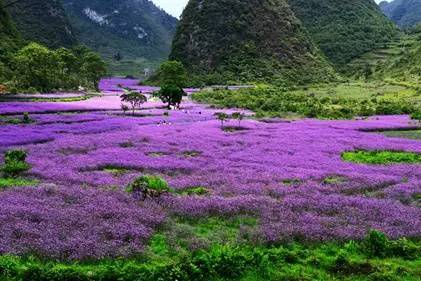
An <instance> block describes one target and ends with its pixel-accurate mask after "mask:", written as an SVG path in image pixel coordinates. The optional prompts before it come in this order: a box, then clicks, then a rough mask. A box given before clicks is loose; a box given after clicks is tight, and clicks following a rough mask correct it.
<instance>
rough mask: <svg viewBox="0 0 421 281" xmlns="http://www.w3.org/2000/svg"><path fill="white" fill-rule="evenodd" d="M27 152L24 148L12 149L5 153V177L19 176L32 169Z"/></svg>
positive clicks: (3, 169)
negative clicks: (27, 161) (27, 159)
mask: <svg viewBox="0 0 421 281" xmlns="http://www.w3.org/2000/svg"><path fill="white" fill-rule="evenodd" d="M26 157H27V155H26V152H25V151H23V150H10V151H7V152H6V153H5V157H4V165H3V168H2V171H3V174H4V176H5V177H17V176H19V175H20V174H22V173H23V172H26V171H27V170H29V169H30V166H29V164H28V163H26Z"/></svg>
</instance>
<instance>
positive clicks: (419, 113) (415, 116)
mask: <svg viewBox="0 0 421 281" xmlns="http://www.w3.org/2000/svg"><path fill="white" fill-rule="evenodd" d="M411 119H412V120H416V121H418V122H421V110H418V111H416V112H414V113H412V114H411Z"/></svg>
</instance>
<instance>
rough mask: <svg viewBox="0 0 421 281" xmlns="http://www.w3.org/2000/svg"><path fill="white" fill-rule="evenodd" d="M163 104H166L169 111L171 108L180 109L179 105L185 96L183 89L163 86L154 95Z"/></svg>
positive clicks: (170, 85) (174, 86)
mask: <svg viewBox="0 0 421 281" xmlns="http://www.w3.org/2000/svg"><path fill="white" fill-rule="evenodd" d="M155 95H156V96H158V97H159V98H160V99H161V101H162V102H163V103H166V104H167V107H168V109H171V106H176V107H180V103H181V101H182V100H183V96H184V95H185V93H184V91H183V89H182V88H181V87H179V86H176V85H172V84H169V85H164V86H162V88H161V90H159V91H158V92H157V93H156V94H155Z"/></svg>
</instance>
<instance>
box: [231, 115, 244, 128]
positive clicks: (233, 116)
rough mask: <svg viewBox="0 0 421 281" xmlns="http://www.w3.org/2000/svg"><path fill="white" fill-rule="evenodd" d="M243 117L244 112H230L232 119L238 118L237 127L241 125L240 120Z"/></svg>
mask: <svg viewBox="0 0 421 281" xmlns="http://www.w3.org/2000/svg"><path fill="white" fill-rule="evenodd" d="M244 117H245V115H244V113H241V112H234V113H233V114H231V118H232V119H237V120H238V127H241V121H243V119H244Z"/></svg>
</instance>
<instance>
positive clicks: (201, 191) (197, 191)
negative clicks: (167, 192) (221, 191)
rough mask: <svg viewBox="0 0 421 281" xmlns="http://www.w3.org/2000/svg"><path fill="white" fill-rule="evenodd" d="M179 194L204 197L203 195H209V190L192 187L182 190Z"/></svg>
mask: <svg viewBox="0 0 421 281" xmlns="http://www.w3.org/2000/svg"><path fill="white" fill-rule="evenodd" d="M177 193H178V194H181V195H184V196H191V195H197V196H203V195H208V194H209V190H208V189H207V188H205V187H202V186H198V187H190V188H186V189H182V190H180V191H178V192H177Z"/></svg>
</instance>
